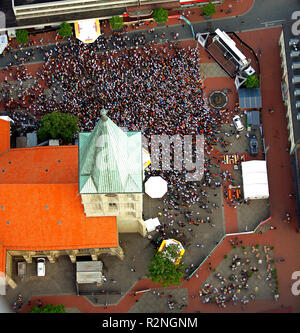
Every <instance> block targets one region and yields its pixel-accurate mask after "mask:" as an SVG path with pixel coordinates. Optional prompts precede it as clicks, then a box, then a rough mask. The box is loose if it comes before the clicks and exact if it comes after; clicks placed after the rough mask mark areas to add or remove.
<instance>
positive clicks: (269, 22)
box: [260, 20, 285, 27]
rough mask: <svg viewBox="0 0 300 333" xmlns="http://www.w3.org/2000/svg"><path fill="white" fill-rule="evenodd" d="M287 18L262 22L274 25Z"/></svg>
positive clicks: (266, 24)
mask: <svg viewBox="0 0 300 333" xmlns="http://www.w3.org/2000/svg"><path fill="white" fill-rule="evenodd" d="M284 21H285V20H274V21H267V22H261V23H260V24H264V25H265V26H266V27H267V26H269V25H274V24H276V23H279V22H284Z"/></svg>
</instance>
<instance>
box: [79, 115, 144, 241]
mask: <svg viewBox="0 0 300 333" xmlns="http://www.w3.org/2000/svg"><path fill="white" fill-rule="evenodd" d="M79 193H80V195H81V202H82V204H83V206H84V212H85V215H86V216H87V217H95V216H97V217H99V216H116V217H117V224H118V232H119V233H125V232H126V233H129V232H138V233H140V234H141V235H142V236H146V226H145V222H144V221H143V219H142V212H143V160H142V135H141V132H124V131H123V130H122V129H120V128H119V127H118V126H117V125H116V124H115V123H114V122H113V121H112V120H111V119H110V118H109V117H108V116H107V112H106V110H104V109H102V111H101V118H100V120H99V122H98V123H97V125H96V126H95V128H94V129H93V131H92V132H90V133H79Z"/></svg>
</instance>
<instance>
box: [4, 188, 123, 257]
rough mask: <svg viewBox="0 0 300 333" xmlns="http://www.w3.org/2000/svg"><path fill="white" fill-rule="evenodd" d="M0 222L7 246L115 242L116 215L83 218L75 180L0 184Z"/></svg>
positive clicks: (31, 247) (90, 245) (110, 244)
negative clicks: (60, 182) (71, 181)
mask: <svg viewBox="0 0 300 333" xmlns="http://www.w3.org/2000/svg"><path fill="white" fill-rule="evenodd" d="M0 224H1V229H0V230H1V232H0V244H3V245H4V246H5V248H6V249H7V250H24V251H42V250H67V249H80V248H99V247H100V248H101V247H117V246H118V232H117V222H116V217H89V218H86V216H85V214H84V211H83V206H82V204H81V198H80V196H79V195H78V184H1V185H0Z"/></svg>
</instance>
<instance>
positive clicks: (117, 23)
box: [109, 16, 123, 30]
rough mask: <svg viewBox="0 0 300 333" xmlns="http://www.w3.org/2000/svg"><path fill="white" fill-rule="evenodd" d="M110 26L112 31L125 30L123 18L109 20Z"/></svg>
mask: <svg viewBox="0 0 300 333" xmlns="http://www.w3.org/2000/svg"><path fill="white" fill-rule="evenodd" d="M109 24H110V27H111V28H112V30H120V29H122V28H123V17H121V16H113V17H111V18H110V19H109Z"/></svg>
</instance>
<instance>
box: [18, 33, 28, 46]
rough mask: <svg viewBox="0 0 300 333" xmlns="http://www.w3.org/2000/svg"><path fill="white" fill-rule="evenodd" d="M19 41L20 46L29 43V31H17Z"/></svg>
mask: <svg viewBox="0 0 300 333" xmlns="http://www.w3.org/2000/svg"><path fill="white" fill-rule="evenodd" d="M17 41H18V43H19V44H27V43H28V31H27V30H22V29H21V30H18V31H17Z"/></svg>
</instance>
